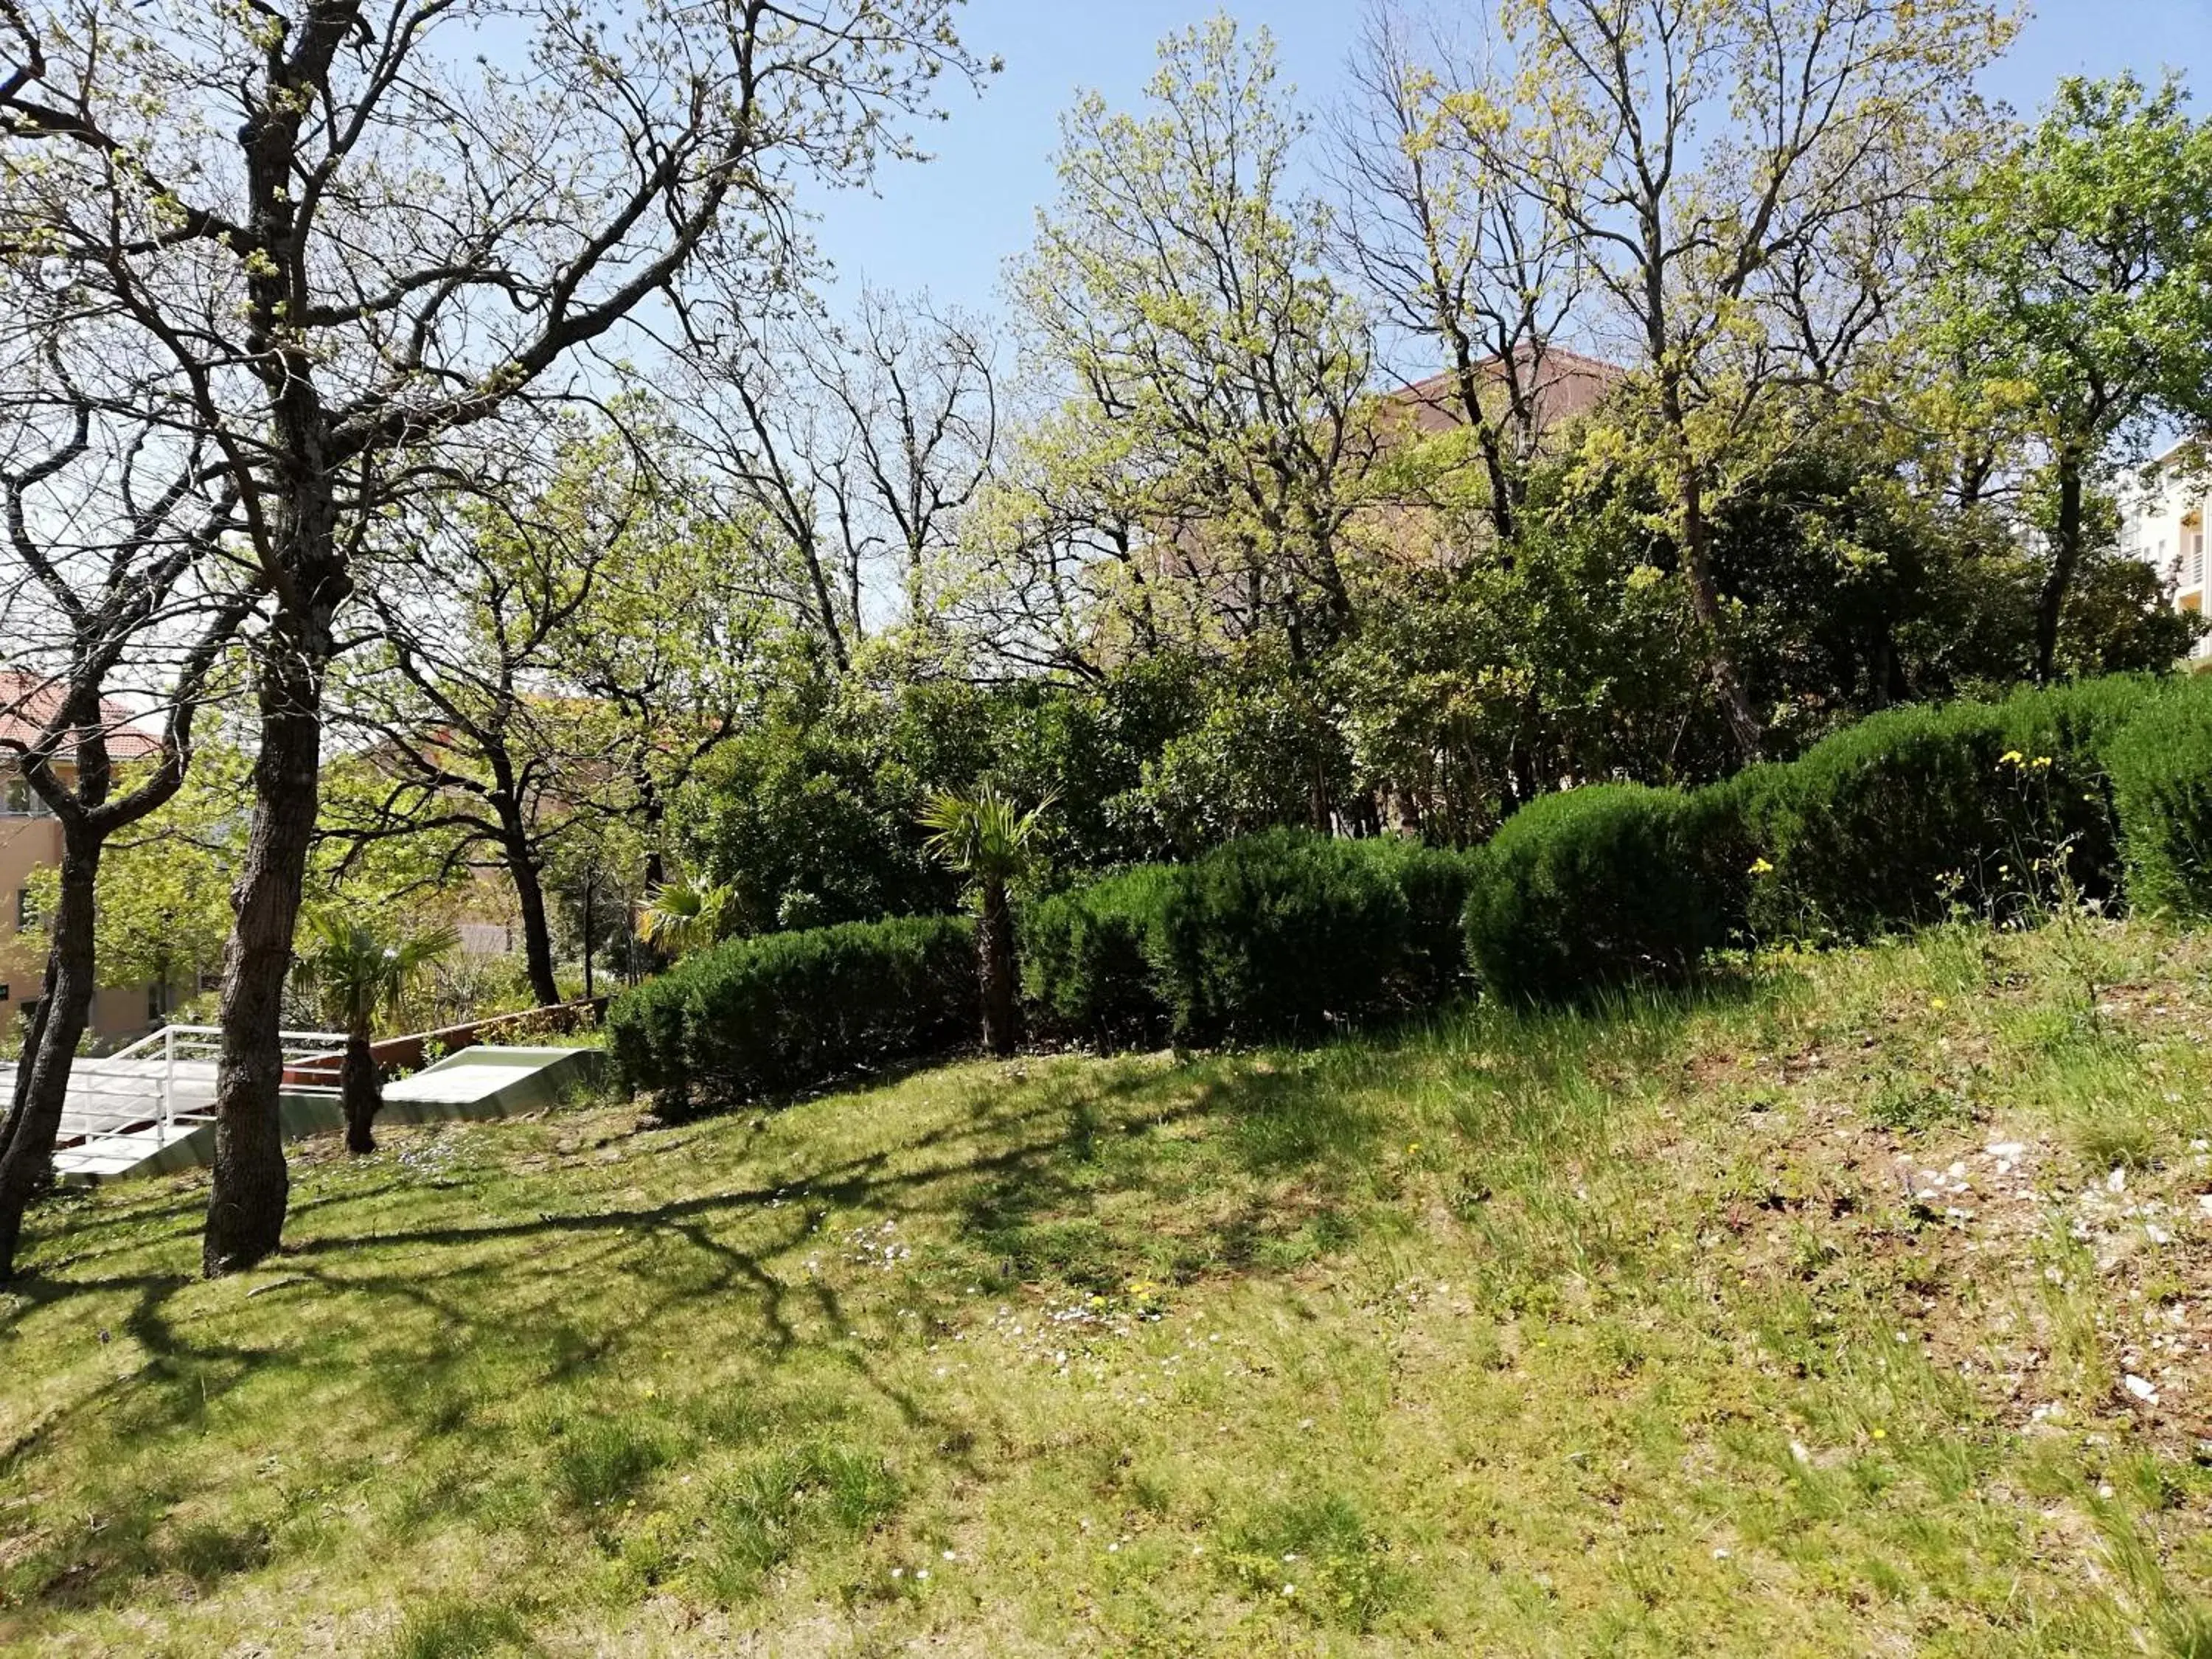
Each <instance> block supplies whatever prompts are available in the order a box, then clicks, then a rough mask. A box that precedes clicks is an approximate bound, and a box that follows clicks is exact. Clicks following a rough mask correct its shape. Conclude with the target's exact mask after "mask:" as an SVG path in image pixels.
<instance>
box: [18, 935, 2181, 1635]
mask: <svg viewBox="0 0 2212 1659" xmlns="http://www.w3.org/2000/svg"><path fill="white" fill-rule="evenodd" d="M2208 1015H2212V939H2176V938H2174V937H2172V936H2170V935H2163V934H2160V933H2154V932H2151V931H2148V930H2143V929H2138V930H2134V931H2130V930H2126V929H2122V928H2111V929H2105V930H2098V931H2086V930H2080V929H2075V930H2067V931H2053V932H2051V933H2045V934H2044V935H2042V936H2040V937H2038V938H2034V939H2019V938H2004V939H1997V938H1992V937H1990V936H1988V935H1985V934H1978V933H1948V934H1942V935H1937V936H1934V937H1931V938H1930V939H1926V940H1924V941H1923V942H1921V943H1919V944H1917V945H1911V946H1899V947H1893V948H1887V949H1882V950H1878V951H1870V952H1864V953H1860V954H1856V955H1850V956H1838V957H1828V958H1818V959H1809V958H1808V959H1798V960H1794V961H1777V962H1772V963H1766V964H1764V965H1763V966H1762V968H1761V969H1760V970H1759V975H1758V981H1757V983H1756V984H1755V985H1754V986H1752V987H1747V988H1744V989H1741V990H1739V991H1738V992H1737V993H1735V994H1729V995H1719V996H1715V997H1713V998H1711V999H1709V1000H1705V1002H1704V1003H1703V1004H1702V1005H1701V1006H1694V1007H1687V1008H1685V1007H1680V1006H1671V1005H1661V1004H1639V1005H1635V1006H1626V1007H1622V1008H1618V1009H1614V1010H1613V1011H1610V1012H1607V1013H1606V1014H1605V1015H1603V1016H1601V1017H1595V1018H1587V1019H1583V1018H1556V1019H1544V1020H1536V1019H1529V1020H1517V1019H1514V1018H1504V1017H1499V1016H1496V1015H1477V1016H1473V1017H1469V1018H1463V1019H1457V1020H1454V1021H1450V1022H1447V1023H1445V1024H1442V1025H1440V1026H1439V1027H1438V1028H1437V1030H1434V1031H1431V1032H1427V1033H1421V1034H1415V1035H1412V1036H1407V1037H1405V1038H1402V1039H1400V1040H1395V1041H1391V1042H1372V1043H1370V1042H1360V1043H1346V1044H1342V1045H1339V1046H1336V1047H1333V1048H1328V1049H1326V1050H1322V1051H1318V1052H1311V1053H1294V1052H1273V1053H1263V1054H1251V1055H1244V1056H1232V1057H1215V1058H1200V1059H1196V1060H1188V1061H1186V1062H1184V1063H1180V1064H1178V1063H1176V1062H1174V1061H1173V1060H1171V1059H1170V1057H1167V1056H1153V1057H1147V1058H1134V1059H1127V1060H1111V1061H1093V1060H1082V1059H1073V1058H1071V1059H1062V1060H1033V1061H1029V1062H1025V1063H1020V1064H1012V1065H1007V1066H997V1065H982V1064H977V1065H967V1066H954V1067H951V1068H948V1069H945V1070H940V1071H937V1072H933V1073H927V1074H924V1075H921V1076H917V1077H915V1078H912V1079H907V1080H905V1081H903V1082H901V1083H898V1084H896V1085H892V1086H889V1087H886V1088H883V1089H880V1090H878V1091H872V1092H866V1093H859V1094H852V1095H846V1096H842V1097H835V1098H829V1099H823V1100H820V1101H816V1102H813V1103H808V1104H805V1105H803V1106H800V1107H799V1108H797V1109H793V1110H791V1111H789V1112H787V1113H785V1114H782V1115H778V1116H776V1117H774V1118H772V1119H761V1120H756V1119H753V1118H750V1117H741V1118H734V1119H726V1120H722V1121H714V1122H710V1123H706V1124H702V1125H696V1126H692V1127H685V1128H681V1129H674V1130H659V1131H653V1132H648V1133H635V1132H634V1130H633V1127H632V1124H633V1120H634V1113H633V1112H631V1111H629V1110H628V1109H619V1108H615V1107H611V1106H603V1107H599V1108H583V1109H574V1110H571V1111H568V1112H564V1113H561V1114H557V1115H553V1116H551V1117H550V1118H548V1119H546V1120H545V1121H540V1122H535V1123H523V1124H510V1125H504V1126H487V1127H451V1128H446V1129H443V1130H438V1131H395V1132H393V1133H391V1134H390V1136H389V1140H390V1143H391V1144H390V1146H389V1147H388V1148H387V1150H386V1152H384V1153H383V1154H381V1155H380V1156H379V1157H378V1158H375V1159H374V1160H373V1161H369V1162H366V1163H362V1164H342V1163H337V1162H329V1161H324V1162H319V1163H316V1164H312V1165H311V1166H309V1167H305V1168H303V1169H301V1170H300V1171H299V1179H298V1181H297V1183H296V1185H295V1190H294V1206H293V1220H292V1225H291V1229H290V1237H291V1241H292V1243H291V1248H290V1249H289V1252H288V1253H287V1254H286V1255H284V1256H283V1257H282V1258H280V1259H278V1260H276V1261H273V1262H271V1263H270V1264H269V1266H267V1267H265V1268H264V1269H263V1270H261V1271H258V1272H256V1273H250V1274H246V1275H244V1276H242V1277H240V1278H238V1279H233V1280H229V1281H226V1282H223V1283H219V1284H205V1283H201V1282H199V1281H197V1280H196V1279H193V1278H192V1277H191V1267H192V1265H193V1262H194V1261H195V1257H196V1250H197V1245H196V1243H195V1234H196V1226H197V1208H198V1206H199V1204H200V1203H201V1201H202V1198H203V1191H202V1183H201V1181H200V1179H199V1178H197V1177H185V1178H180V1179H178V1180H175V1181H165V1182H154V1183H141V1184H135V1185H131V1186H126V1187H120V1188H112V1189H111V1190H109V1191H106V1192H103V1193H101V1194H97V1195H96V1196H93V1197H90V1198H88V1199H86V1200H81V1201H73V1202H70V1203H68V1204H66V1205H64V1206H57V1207H56V1208H54V1209H52V1210H51V1211H49V1212H47V1213H46V1215H45V1216H44V1217H43V1218H41V1222H40V1241H39V1243H38V1247H37V1250H36V1256H35V1265H36V1267H37V1270H38V1271H37V1277H36V1278H35V1279H32V1280H30V1281H28V1282H27V1285H25V1286H23V1287H21V1291H22V1293H21V1294H19V1295H17V1296H15V1297H13V1298H9V1297H0V1379H4V1384H0V1448H9V1450H8V1452H7V1455H6V1460H5V1462H4V1463H0V1643H4V1644H11V1645H14V1646H19V1647H20V1648H21V1649H22V1650H42V1649H46V1648H51V1649H52V1650H74V1651H80V1652H120V1651H156V1650H158V1651H162V1652H178V1653H190V1654H198V1653H206V1654H216V1653H245V1652H255V1651H266V1652H274V1653H295V1652H313V1651H325V1650H327V1651H335V1652H343V1653H349V1654H350V1653H364V1652H367V1653H379V1652H383V1653H393V1654H404V1655H409V1656H417V1659H421V1656H433V1655H456V1654H461V1653H470V1652H496V1651H509V1650H513V1651H517V1652H534V1651H542V1652H545V1653H554V1654H559V1653H602V1652H605V1653H668V1654H678V1653H701V1654H706V1653H725V1652H731V1651H748V1652H750V1651H758V1652H763V1653H776V1654H786V1653H791V1654H799V1653H814V1652H824V1653H864V1652H881V1651H886V1650H896V1649H900V1648H903V1647H905V1646H908V1645H909V1644H916V1645H927V1646H932V1647H933V1648H934V1649H935V1650H939V1651H958V1652H977V1653H981V1652H989V1653H994V1654H1005V1653H1058V1652H1066V1651H1083V1650H1111V1651H1115V1652H1136V1653H1197V1652H1221V1653H1236V1654H1246V1653H1309V1652H1322V1653H1351V1652H1397V1651H1411V1650H1422V1649H1426V1650H1432V1651H1436V1652H1440V1653H1441V1652H1451V1653H1468V1652H1484V1653H1493V1652H1494V1653H1529V1654H1537V1653H1546V1654H1549V1653H1563V1652H1578V1653H1579V1652H1614V1653H1624V1654H1627V1653H1673V1652H1692V1651H1694V1652H1701V1653H1702V1652H1716V1653H1746V1654H1749V1653H1757V1654H1760V1655H1763V1656H1779V1655H1788V1654H1831V1653H1837V1652H1843V1651H1854V1652H1876V1653H1906V1652H1921V1653H1929V1654H1966V1653H1974V1654H1983V1653H2051V1654H2058V1653H2066V1654H2101V1653H2114V1654H2118V1653H2136V1652H2141V1651H2145V1650H2148V1651H2154V1652H2156V1651H2165V1652H2170V1653H2174V1654H2204V1653H2212V1621H2208V1620H2206V1618H2205V1616H2204V1615H2203V1613H2200V1612H2197V1611H2196V1610H2195V1609H2194V1607H2193V1604H2192V1602H2191V1601H2190V1599H2189V1597H2190V1595H2191V1593H2192V1591H2201V1589H2203V1586H2204V1585H2205V1583H2206V1582H2207V1580H2208V1579H2212V1543H2208V1539H2209V1538H2212V1528H2208V1526H2207V1520H2208V1516H2212V1469H2208V1468H2205V1467H2203V1464H2202V1462H2201V1461H2200V1459H2199V1456H2198V1454H2199V1453H2200V1451H2203V1452H2204V1453H2205V1455H2207V1456H2212V1451H2206V1450H2205V1449H2204V1448H2203V1445H2202V1443H2201V1442H2200V1440H2199V1438H2198V1437H2200V1436H2202V1435H2204V1434H2207V1433H2212V1429H2208V1427H2207V1426H2206V1422H2205V1417H2204V1413H2205V1409H2206V1404H2207V1401H2212V1355H2209V1354H2208V1352H2207V1347H2206V1344H2207V1340H2208V1337H2212V1330H2208V1320H2207V1315H2208V1311H2212V1299H2208V1298H2212V1285H2208V1280H2212V1213H2208V1212H2207V1211H2206V1208H2205V1207H2204V1206H2200V1204H2199V1202H2198V1196H2197V1195H2198V1194H2200V1193H2201V1192H2203V1191H2205V1190H2206V1189H2207V1188H2212V1172H2208V1159H2207V1157H2206V1156H2205V1154H2204V1152H2203V1150H2202V1146H2201V1138H2202V1137H2204V1136H2206V1135H2207V1134H2208V1133H2212V1087H2208V1085H2212V1054H2208V1052H2207V1050H2206V1047H2205V1045H2204V1044H2203V1042H2202V1040H2201V1039H2202V1036H2203V1032H2204V1031H2205V1030H2206V1022H2207V1018H2208ZM1885 1125H1887V1126H1893V1127H1884V1126H1885ZM2011 1143H2018V1146H2017V1147H2015V1146H2012V1145H2011ZM2193 1143H2196V1144H2194V1145H2193ZM1990 1146H1999V1147H2001V1148H2003V1149H2004V1150H2003V1151H2002V1152H1997V1153H1992V1152H1990V1151H1988V1150H1986V1149H1987V1148H1989V1147H1990ZM2116 1169H2117V1170H2118V1171H2119V1173H2118V1175H2117V1176H2114V1175H2112V1173H2111V1172H2112V1171H2114V1170H2116ZM1954 1172H1955V1173H1954ZM1931 1174H1932V1176H1933V1177H1935V1178H1931ZM1961 1182H1963V1183H1965V1184H1964V1185H1961V1184H1960V1183H1961ZM2115 1182H2117V1183H2118V1190H2114V1184H2115ZM2130 1374H2132V1375H2135V1376H2138V1377H2139V1378H2141V1379H2142V1380H2143V1381H2144V1382H2145V1383H2148V1384H2149V1385H2150V1386H2152V1387H2153V1388H2154V1389H2156V1390H2157V1393H2158V1399H2157V1401H2156V1402H2155V1403H2150V1402H2146V1401H2139V1400H2137V1399H2136V1397H2135V1396H2134V1395H2131V1394H2130V1393H2129V1392H2128V1391H2127V1389H2126V1388H2125V1387H2124V1377H2125V1376H2128V1375H2130Z"/></svg>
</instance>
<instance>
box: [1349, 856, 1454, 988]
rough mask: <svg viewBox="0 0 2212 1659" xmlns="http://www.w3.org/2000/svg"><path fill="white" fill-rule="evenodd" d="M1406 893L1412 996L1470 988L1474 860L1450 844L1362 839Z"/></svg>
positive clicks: (1407, 965)
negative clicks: (1468, 917)
mask: <svg viewBox="0 0 2212 1659" xmlns="http://www.w3.org/2000/svg"><path fill="white" fill-rule="evenodd" d="M1352 844H1353V845H1354V846H1356V847H1357V848H1358V849H1359V851H1360V853H1361V854H1362V855H1363V856H1364V857H1366V858H1369V859H1371V860H1375V861H1376V863H1377V864H1378V865H1379V866H1380V867H1381V868H1382V870H1383V872H1384V873H1385V874H1386V875H1388V876H1389V878H1390V880H1391V881H1392V882H1393V883H1394V884H1395V885H1396V887H1397V889H1398V890H1399V891H1400V892H1401V893H1403V894H1404V895H1405V896H1406V928H1407V933H1406V959H1405V963H1404V967H1403V970H1402V971H1403V974H1404V976H1405V981H1406V988H1407V1000H1408V1001H1410V1002H1413V1003H1415V1004H1419V1005H1423V1006H1426V1005H1431V1004H1435V1003H1440V1002H1448V1001H1449V1000H1451V999H1452V998H1453V997H1454V996H1455V995H1457V994H1459V993H1460V992H1462V991H1463V990H1464V989H1466V988H1467V984H1468V971H1467V927H1466V923H1465V917H1466V912H1467V895H1468V885H1469V884H1470V883H1471V882H1472V881H1473V880H1474V855H1473V854H1468V853H1462V852H1457V851H1455V850H1453V849H1451V848H1440V847H1425V846H1423V845H1422V844H1421V843H1420V842H1417V841H1408V840H1407V839H1406V838H1404V837H1403V836H1376V837H1374V838H1373V839H1371V840H1368V841H1362V842H1354V843H1352Z"/></svg>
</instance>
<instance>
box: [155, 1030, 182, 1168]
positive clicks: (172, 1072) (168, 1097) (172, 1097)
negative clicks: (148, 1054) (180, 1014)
mask: <svg viewBox="0 0 2212 1659" xmlns="http://www.w3.org/2000/svg"><path fill="white" fill-rule="evenodd" d="M161 1036H162V1038H163V1042H162V1043H161V1129H160V1130H159V1131H158V1132H157V1133H155V1137H154V1144H155V1146H167V1145H168V1144H169V1125H170V1122H171V1121H172V1120H173V1117H174V1116H175V1114H176V1101H177V1028H176V1027H175V1026H173V1025H170V1026H166V1027H164V1028H163V1030H162V1032H161Z"/></svg>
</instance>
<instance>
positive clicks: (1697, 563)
mask: <svg viewBox="0 0 2212 1659" xmlns="http://www.w3.org/2000/svg"><path fill="white" fill-rule="evenodd" d="M1680 487H1681V491H1682V570H1683V574H1685V575H1686V576H1687V578H1688V579H1689V584H1690V609H1691V611H1692V613H1693V614H1694V615H1695V616H1696V617H1697V619H1698V630H1699V633H1701V634H1703V635H1705V670H1706V672H1707V673H1708V674H1709V675H1710V676H1711V679H1712V683H1713V696H1714V697H1715V698H1716V699H1717V701H1718V702H1719V703H1720V706H1721V716H1722V718H1723V720H1726V721H1727V722H1728V728H1729V737H1730V738H1733V739H1734V740H1735V747H1736V753H1737V756H1738V757H1739V758H1741V760H1742V761H1743V763H1745V764H1746V765H1750V764H1752V763H1754V762H1756V761H1758V760H1759V758H1760V757H1761V755H1762V754H1763V752H1764V750H1765V742H1766V733H1765V728H1764V727H1762V726H1760V724H1759V716H1758V715H1757V714H1754V713H1753V710H1752V707H1751V698H1750V696H1749V695H1748V694H1747V692H1746V691H1745V690H1744V689H1743V678H1742V677H1741V675H1740V674H1738V673H1737V672H1736V666H1735V658H1733V657H1731V656H1730V655H1729V651H1728V647H1727V646H1726V645H1724V644H1723V642H1722V640H1721V602H1720V594H1719V592H1718V591H1717V589H1716V588H1715V587H1714V586H1713V571H1712V563H1711V556H1710V552H1709V550H1708V548H1707V545H1706V543H1707V539H1708V536H1709V533H1710V532H1709V528H1708V526H1707V525H1706V523H1705V483H1704V480H1703V479H1701V478H1699V477H1698V472H1697V469H1696V468H1695V467H1694V466H1685V467H1684V468H1683V469H1682V471H1681V476H1680Z"/></svg>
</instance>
